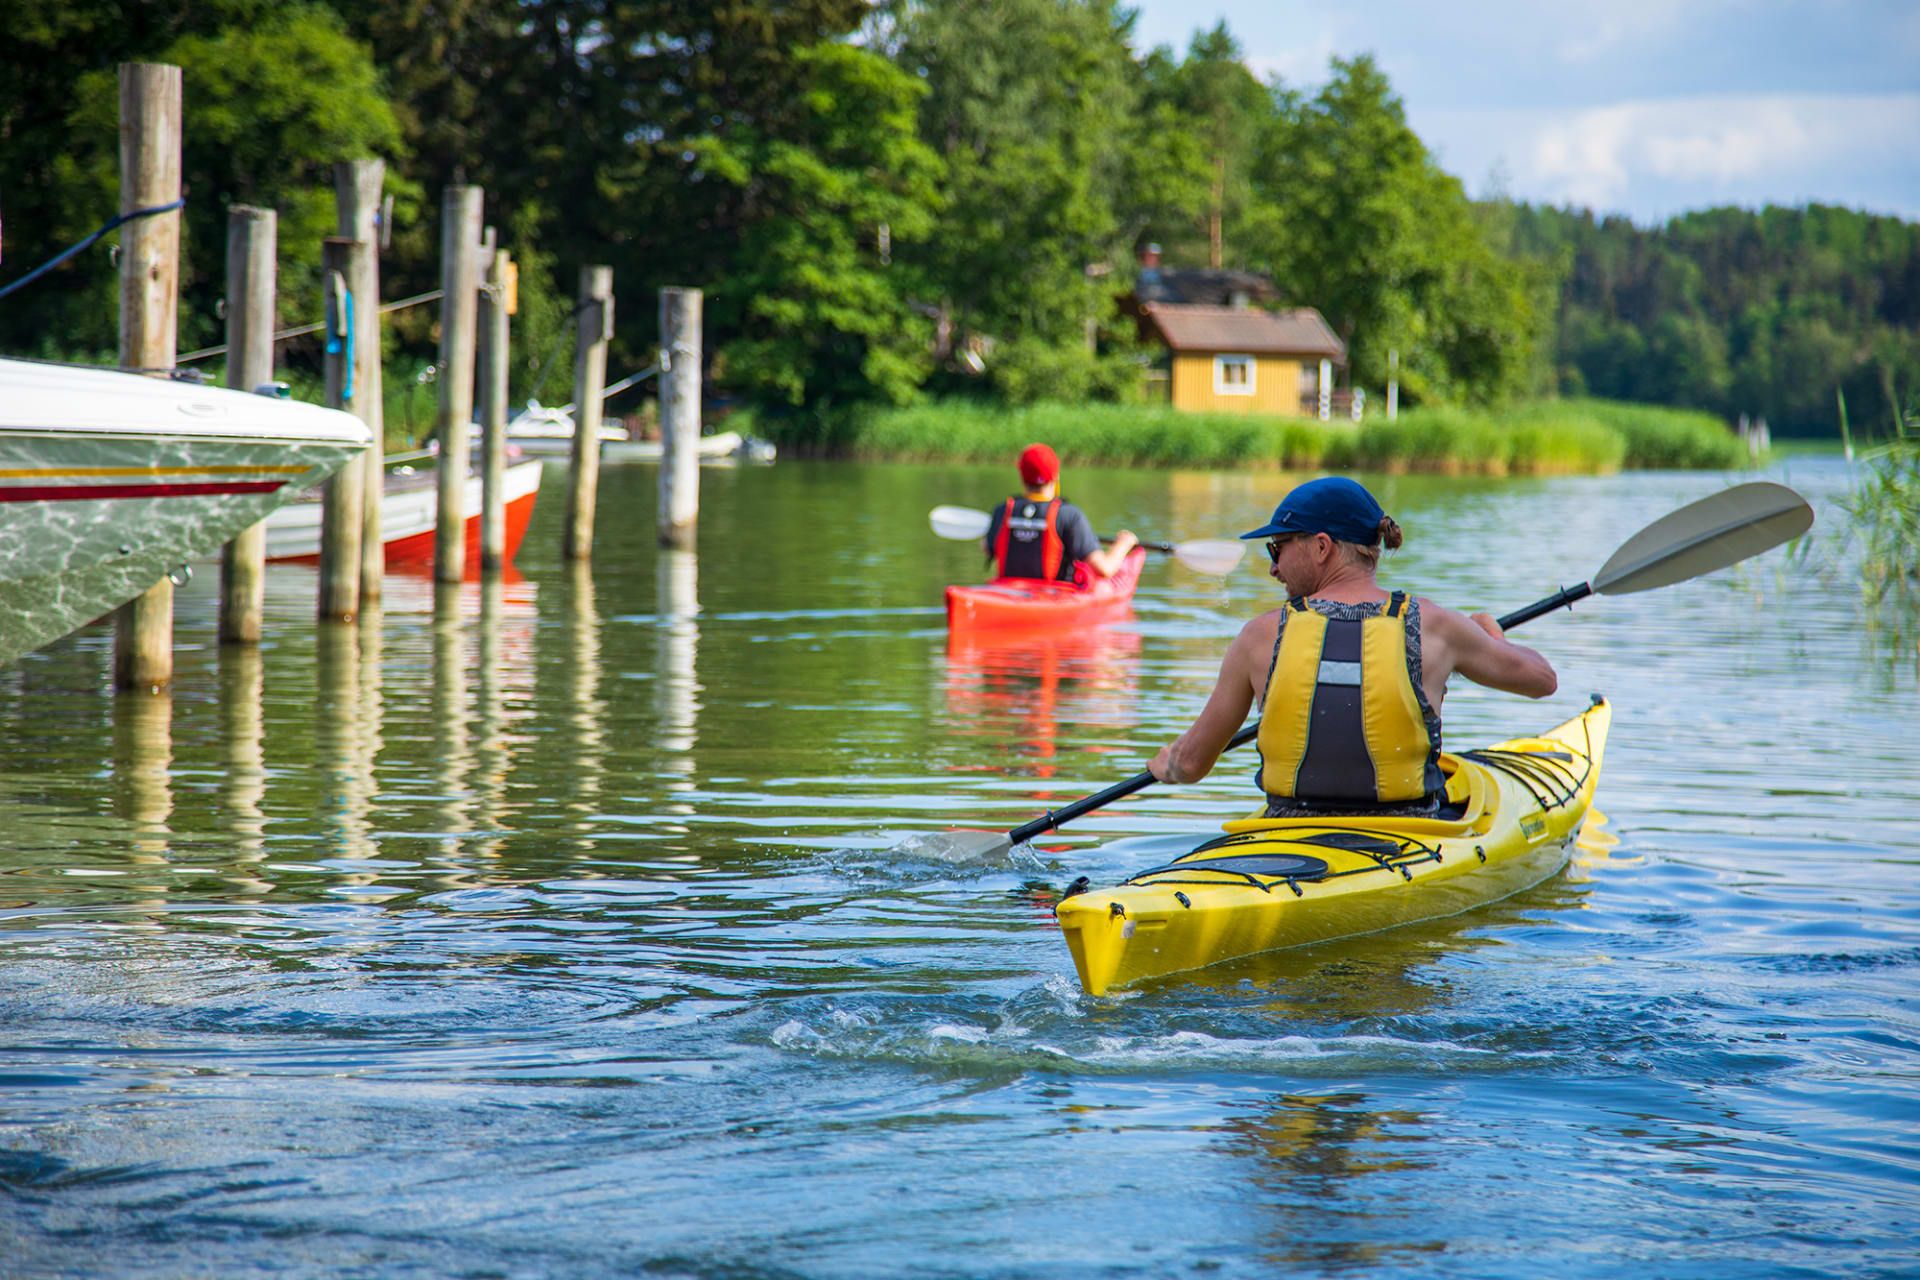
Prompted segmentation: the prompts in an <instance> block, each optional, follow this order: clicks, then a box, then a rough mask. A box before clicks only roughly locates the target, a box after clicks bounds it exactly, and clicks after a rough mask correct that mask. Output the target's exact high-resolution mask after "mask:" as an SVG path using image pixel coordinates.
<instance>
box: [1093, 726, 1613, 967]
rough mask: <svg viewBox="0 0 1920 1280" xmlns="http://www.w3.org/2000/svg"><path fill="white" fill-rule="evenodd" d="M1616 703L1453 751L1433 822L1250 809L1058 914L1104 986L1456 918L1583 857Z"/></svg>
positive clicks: (1446, 761)
mask: <svg viewBox="0 0 1920 1280" xmlns="http://www.w3.org/2000/svg"><path fill="white" fill-rule="evenodd" d="M1611 720H1612V707H1611V705H1610V704H1609V703H1608V702H1607V701H1606V700H1605V699H1603V698H1600V697H1597V696H1596V697H1595V698H1594V700H1593V703H1592V705H1591V706H1589V707H1588V708H1587V709H1586V710H1585V711H1584V712H1582V713H1581V714H1580V715H1578V716H1575V717H1574V718H1573V719H1571V720H1568V721H1567V722H1566V723H1564V724H1561V725H1559V726H1557V727H1555V728H1553V729H1549V730H1548V731H1547V732H1545V733H1543V734H1541V735H1540V736H1539V737H1536V738H1516V739H1513V740H1511V741H1508V742H1502V743H1497V744H1495V745H1493V746H1490V747H1485V748H1481V749H1478V750H1473V751H1462V752H1460V753H1458V754H1449V755H1443V756H1442V757H1441V768H1442V770H1443V772H1444V773H1445V774H1446V778H1447V794H1446V803H1445V805H1444V806H1443V808H1442V810H1441V812H1440V813H1438V814H1436V815H1433V816H1421V817H1400V816H1385V815H1367V816H1357V817H1305V818H1267V817H1253V818H1243V819H1239V820H1236V821H1233V822H1228V823H1226V824H1225V830H1226V834H1225V835H1221V836H1216V837H1214V838H1212V839H1210V840H1208V841H1206V842H1205V843H1203V844H1200V845H1198V846H1197V847H1195V848H1194V849H1192V850H1190V851H1189V852H1187V853H1185V854H1182V855H1181V856H1180V857H1178V858H1176V859H1174V860H1173V861H1172V862H1169V863H1167V864H1165V865H1163V866H1158V867H1152V868H1150V869H1148V870H1146V871H1141V872H1137V873H1135V874H1134V875H1131V876H1129V877H1127V878H1126V879H1125V880H1122V881H1121V882H1120V883H1119V884H1117V885H1115V886H1113V887H1111V888H1093V887H1083V886H1082V882H1080V881H1076V882H1075V883H1074V885H1073V886H1072V888H1071V889H1070V890H1069V891H1068V896H1067V897H1065V898H1063V899H1062V900H1061V902H1060V903H1059V905H1058V907H1057V908H1056V914H1057V916H1058V918H1059V921H1060V927H1061V930H1062V931H1063V932H1064V933H1065V934H1066V938H1067V945H1068V948H1069V949H1070V950H1071V951H1072V953H1073V960H1074V966H1075V968H1076V969H1077V970H1078V971H1079V975H1080V984H1081V986H1082V987H1084V988H1085V989H1086V991H1087V992H1088V993H1089V994H1090V995H1101V994H1103V993H1105V992H1106V991H1107V990H1108V989H1110V988H1112V987H1116V986H1124V985H1126V984H1128V983H1133V982H1139V981H1142V980H1144V979H1148V978H1154V977H1159V976H1161V975H1163V974H1169V973H1179V972H1183V971H1185V970H1189V969H1198V968H1203V967H1205V966H1207V965H1210V964H1217V963H1219V962H1221V961H1224V960H1232V959H1237V958H1239V957H1242V956H1250V955H1257V954H1259V953H1261V952H1265V951H1275V950H1279V949H1282V948H1285V947H1297V946H1303V945H1305V944H1307V943H1312V942H1324V941H1327V940H1329V939H1333V938H1343V937H1349V936H1351V935H1354V934H1360V933H1373V932H1376V931H1378V930H1381V929H1390V928H1394V927H1396V926H1398V925H1403V924H1411V923H1413V922H1415V921H1419V920H1430V919H1433V918H1435V917H1438V916H1448V915H1454V914H1456V913H1458V912H1461V911H1466V910H1470V909H1471V908H1473V907H1477V906H1481V905H1483V904H1485V903H1488V902H1494V901H1497V900H1499V899H1501V898H1504V897H1508V896H1509V895H1511V894H1515V893H1518V892H1520V891H1521V890H1522V889H1526V888H1530V887H1532V886H1533V885H1535V884H1538V883H1540V882H1541V881H1542V880H1545V879H1547V878H1548V877H1549V876H1551V875H1554V874H1555V873H1556V872H1558V871H1559V870H1560V869H1561V868H1562V867H1564V866H1565V865H1566V863H1567V860H1568V858H1569V857H1570V856H1571V851H1572V845H1573V840H1574V837H1575V836H1576V835H1577V834H1578V832H1579V829H1580V825H1581V823H1582V822H1583V821H1584V820H1585V818H1586V815H1587V810H1588V807H1589V806H1590V804H1591V803H1592V800H1593V792H1594V787H1595V786H1596V785H1597V783H1598V782H1599V777H1600V764H1601V759H1602V756H1603V754H1604V752H1605V749H1606V739H1607V729H1608V727H1609V725H1610V723H1611Z"/></svg>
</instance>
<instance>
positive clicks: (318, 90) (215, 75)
mask: <svg viewBox="0 0 1920 1280" xmlns="http://www.w3.org/2000/svg"><path fill="white" fill-rule="evenodd" d="M153 60H154V61H159V62H166V63H172V64H174V65H177V66H179V67H180V68H181V73H182V77H183V80H184V87H183V98H184V106H183V116H184V119H183V128H182V138H181V177H182V187H183V189H184V191H185V193H186V198H187V205H186V209H185V211H184V215H183V216H184V223H183V228H182V236H181V251H180V263H181V270H180V290H181V302H180V343H181V345H182V346H183V347H186V348H190V347H195V346H204V345H210V344H213V343H217V342H219V341H220V339H221V335H222V334H223V333H224V329H225V326H224V322H223V321H222V320H221V319H220V316H219V310H218V308H219V303H220V299H221V298H222V297H223V296H224V294H225V291H226V240H227V210H228V208H229V207H230V206H232V205H236V204H252V205H260V206H264V207H267V208H273V209H276V210H277V211H278V213H279V232H278V244H279V258H280V307H281V315H282V317H283V318H284V317H287V316H295V315H298V316H303V317H309V316H317V315H318V310H319V301H318V299H319V291H318V284H317V281H318V275H319V258H320V241H321V239H322V238H323V237H325V236H327V235H331V234H332V233H333V230H334V212H333V210H334V196H333V178H332V166H333V163H334V162H335V161H336V160H340V159H345V158H348V157H353V156H361V155H388V156H391V155H394V154H395V153H396V151H397V149H398V145H399V133H398V130H397V128H396V127H395V124H394V120H393V116H392V113H391V112H390V111H389V110H388V108H387V104H386V100H385V99H384V98H383V97H382V96H381V94H380V90H379V86H378V77H377V75H376V73H375V71H374V68H373V63H372V60H371V58H370V57H369V55H368V52H367V50H366V48H365V47H364V46H362V45H360V44H358V43H356V42H355V41H353V40H352V39H350V38H349V37H348V36H347V35H346V34H345V33H344V32H343V31H342V30H341V27H340V23H339V20H338V19H337V18H335V17H334V16H333V15H332V14H330V13H328V12H326V11H324V10H320V9H308V8H294V9H288V10H284V11H281V12H279V13H276V14H272V15H269V16H264V17H262V18H261V19H260V20H259V21H258V22H257V23H252V24H240V25H235V26H231V27H228V28H227V29H225V30H223V31H219V32H215V33H209V34H190V35H186V36H182V37H180V38H179V39H177V40H175V41H174V42H173V43H172V44H170V45H169V46H167V47H166V48H164V49H161V50H158V51H157V52H156V53H155V54H154V55H153ZM70 97H71V101H72V102H73V103H74V106H73V109H72V111H71V113H70V115H69V118H68V119H67V120H66V121H65V122H64V126H63V127H64V131H65V135H66V136H67V137H68V138H69V139H70V144H69V147H68V149H67V151H66V152H65V153H63V154H62V155H60V156H59V157H57V158H56V159H55V160H54V162H53V166H52V174H53V183H52V184H51V185H52V186H53V187H54V188H56V189H57V190H58V192H59V193H60V197H61V199H62V201H63V202H64V205H65V207H66V208H67V209H68V210H69V211H70V212H69V213H68V215H67V218H66V220H65V225H67V226H68V227H73V226H76V225H79V224H81V223H85V222H93V221H94V220H96V219H100V218H103V216H104V214H106V213H108V212H111V211H112V210H114V209H115V208H116V207H117V201H118V192H119V183H120V174H119V152H118V115H119V89H118V75H117V72H116V71H115V70H113V69H111V68H99V69H95V70H91V71H87V72H84V73H82V74H81V75H80V76H79V77H78V78H77V79H76V80H75V82H74V84H73V87H72V92H71V95H70ZM77 278H78V279H82V280H85V281H86V288H85V289H84V290H82V291H76V292H72V293H70V294H69V296H68V297H67V299H65V302H64V305H63V304H61V303H55V304H54V306H55V308H56V310H57V311H58V312H59V314H61V317H62V326H61V329H60V332H61V333H62V334H63V335H64V337H65V340H66V342H67V344H68V345H69V347H71V348H75V349H82V350H92V351H95V352H104V351H111V350H112V349H113V348H114V346H115V343H116V334H117V320H116V316H117V310H116V304H115V302H114V296H115V290H116V288H117V285H116V281H115V277H114V274H113V272H112V269H111V267H110V266H108V265H107V264H105V263H101V262H89V263H88V264H86V268H85V269H84V274H83V275H81V276H79V277H77Z"/></svg>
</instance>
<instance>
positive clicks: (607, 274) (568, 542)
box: [560, 267, 613, 560]
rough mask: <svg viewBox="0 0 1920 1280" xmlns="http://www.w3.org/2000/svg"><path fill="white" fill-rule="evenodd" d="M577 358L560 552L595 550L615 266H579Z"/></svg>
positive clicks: (573, 556) (579, 554)
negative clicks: (601, 431)
mask: <svg viewBox="0 0 1920 1280" xmlns="http://www.w3.org/2000/svg"><path fill="white" fill-rule="evenodd" d="M578 320H579V329H578V330H577V332H578V335H579V336H578V338H577V339H576V340H575V343H574V361H573V465H572V466H570V467H569V468H568V469H567V514H566V524H565V526H564V527H563V528H562V530H561V537H560V554H561V556H563V557H564V558H566V559H568V560H587V559H590V558H592V556H593V519H594V508H595V506H596V504H597V501H598V498H599V493H600V409H601V402H602V401H603V400H604V399H605V398H606V392H607V342H608V341H609V340H610V339H611V338H612V337H613V268H612V267H582V268H580V312H579V317H578Z"/></svg>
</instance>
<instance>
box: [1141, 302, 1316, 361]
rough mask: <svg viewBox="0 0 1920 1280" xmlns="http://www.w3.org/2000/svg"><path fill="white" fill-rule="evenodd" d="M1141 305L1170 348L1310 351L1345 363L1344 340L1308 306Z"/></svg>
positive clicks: (1292, 353)
mask: <svg viewBox="0 0 1920 1280" xmlns="http://www.w3.org/2000/svg"><path fill="white" fill-rule="evenodd" d="M1140 310H1141V314H1142V318H1144V319H1145V320H1146V322H1147V323H1148V324H1149V325H1151V326H1152V327H1153V329H1154V331H1155V332H1157V333H1158V334H1159V336H1160V340H1161V341H1163V342H1165V343H1166V344H1167V346H1168V347H1169V348H1170V349H1172V350H1174V351H1231V352H1244V353H1245V354H1247V355H1276V356H1281V355H1284V356H1312V357H1314V358H1316V359H1327V360H1332V361H1334V362H1335V363H1336V364H1344V363H1345V362H1346V359H1347V344H1346V343H1344V342H1342V341H1340V338H1339V336H1338V335H1337V334H1335V333H1334V331H1333V330H1332V329H1331V328H1329V327H1328V326H1327V322H1326V320H1325V319H1323V318H1322V317H1321V315H1320V313H1319V312H1318V311H1315V310H1314V309H1313V308H1312V307H1295V308H1293V309H1291V310H1288V311H1262V310H1260V309H1258V308H1256V307H1207V306H1182V305H1178V304H1175V303H1169V302H1150V303H1147V304H1145V305H1144V306H1142V307H1141V309H1140Z"/></svg>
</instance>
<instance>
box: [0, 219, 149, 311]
mask: <svg viewBox="0 0 1920 1280" xmlns="http://www.w3.org/2000/svg"><path fill="white" fill-rule="evenodd" d="M184 204H186V201H185V200H175V201H174V202H173V203H172V204H157V205H154V206H153V207H152V208H151V209H135V210H134V211H133V212H132V213H123V214H121V215H120V216H119V217H117V218H115V219H113V221H111V222H108V223H107V224H105V225H104V226H102V227H101V228H100V229H99V230H98V231H96V232H94V233H93V234H92V235H90V236H88V237H87V238H86V239H85V240H82V241H81V242H80V243H79V244H77V245H75V246H73V248H71V249H69V250H67V251H66V252H65V253H62V254H60V255H58V256H57V257H53V258H49V259H47V260H46V261H45V262H43V263H41V264H40V265H39V266H37V267H35V268H34V269H33V270H31V271H29V272H27V274H25V275H23V276H21V277H20V278H19V279H18V280H15V281H14V282H13V283H12V284H10V285H8V286H7V287H6V288H4V289H0V298H4V297H6V296H7V295H8V294H10V293H12V292H13V291H14V290H15V289H22V288H25V287H26V286H27V285H29V284H32V283H33V282H34V281H35V280H36V279H38V278H39V277H41V276H43V275H45V274H46V273H47V272H49V271H51V270H53V269H54V268H55V267H57V266H59V265H60V264H61V263H63V262H65V261H66V260H67V259H68V258H71V257H72V256H73V255H74V254H76V253H78V252H80V251H81V250H82V249H84V248H86V247H87V246H88V245H90V244H92V243H93V242H94V241H95V240H98V239H99V238H100V237H101V236H103V235H105V234H107V232H109V231H111V230H113V229H114V228H115V227H117V226H119V225H120V224H121V223H123V222H132V221H133V220H134V219H135V218H151V217H152V216H153V215H154V214H156V213H171V212H172V211H173V210H175V209H178V208H180V207H181V206H182V205H184Z"/></svg>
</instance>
